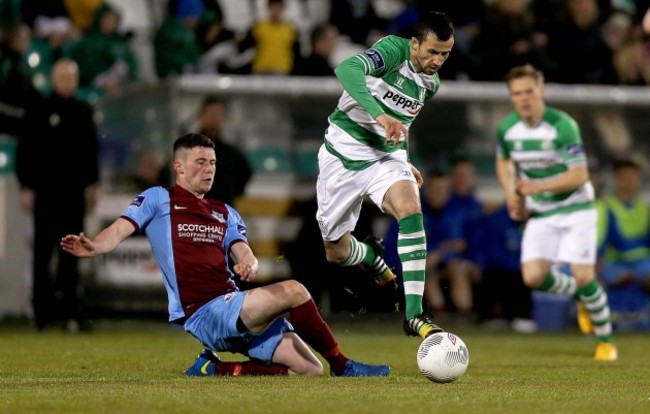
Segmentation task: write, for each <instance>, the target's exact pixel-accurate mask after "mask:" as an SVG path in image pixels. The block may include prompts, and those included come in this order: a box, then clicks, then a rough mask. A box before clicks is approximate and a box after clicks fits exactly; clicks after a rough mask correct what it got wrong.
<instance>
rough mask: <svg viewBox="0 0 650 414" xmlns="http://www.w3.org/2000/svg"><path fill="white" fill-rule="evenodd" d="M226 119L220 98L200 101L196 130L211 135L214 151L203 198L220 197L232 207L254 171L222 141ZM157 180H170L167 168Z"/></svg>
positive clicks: (223, 103)
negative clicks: (210, 180)
mask: <svg viewBox="0 0 650 414" xmlns="http://www.w3.org/2000/svg"><path fill="white" fill-rule="evenodd" d="M225 118H226V105H225V102H224V101H223V100H222V99H221V98H219V97H217V96H208V97H206V98H205V99H204V100H203V102H202V104H201V108H200V111H199V123H200V127H199V131H198V132H199V133H200V134H202V135H205V136H207V137H208V138H210V139H211V140H212V142H213V143H214V146H215V148H216V150H217V165H216V171H215V175H214V185H213V186H212V188H211V189H210V190H209V191H208V192H207V193H206V194H205V198H210V199H217V200H221V201H223V202H224V203H226V204H229V205H231V206H232V205H234V203H235V201H236V200H237V197H240V196H242V195H243V194H244V191H245V190H246V185H247V184H248V182H249V181H250V179H251V178H252V176H253V170H252V168H251V165H250V163H249V162H248V159H247V158H246V156H245V155H244V154H243V153H242V151H241V150H240V149H239V148H238V147H236V146H235V145H232V144H229V143H228V142H226V141H225V140H224V137H223V125H224V123H225ZM160 182H163V183H166V184H165V185H169V183H171V182H172V180H171V178H170V177H169V169H168V168H164V169H163V170H162V173H161V178H160Z"/></svg>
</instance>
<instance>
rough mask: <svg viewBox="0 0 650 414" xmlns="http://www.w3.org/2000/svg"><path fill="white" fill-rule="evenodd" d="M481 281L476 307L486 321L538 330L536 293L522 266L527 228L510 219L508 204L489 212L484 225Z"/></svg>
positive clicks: (482, 226)
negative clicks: (534, 314)
mask: <svg viewBox="0 0 650 414" xmlns="http://www.w3.org/2000/svg"><path fill="white" fill-rule="evenodd" d="M475 231H478V232H479V233H480V250H481V253H482V254H481V267H482V275H481V281H480V283H479V285H478V286H477V291H478V292H480V295H477V296H476V298H475V309H476V312H477V314H478V316H479V318H480V319H481V320H482V321H486V322H487V323H488V324H490V323H491V322H492V321H493V320H500V319H503V320H505V321H506V322H507V323H508V324H509V325H510V327H511V328H512V329H513V330H515V331H518V332H532V331H534V330H535V329H536V326H535V322H534V321H533V320H532V292H531V289H530V288H529V287H528V286H526V285H525V284H524V282H523V278H522V275H521V268H520V258H521V238H522V235H523V227H522V225H521V223H520V222H518V221H515V220H513V219H511V218H510V216H509V214H508V209H507V207H506V205H505V204H503V205H501V206H499V208H497V209H496V210H495V211H493V212H491V213H489V214H487V215H486V217H485V219H484V220H483V221H481V223H480V227H477V228H476V230H475Z"/></svg>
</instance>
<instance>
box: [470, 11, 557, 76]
mask: <svg viewBox="0 0 650 414" xmlns="http://www.w3.org/2000/svg"><path fill="white" fill-rule="evenodd" d="M479 40H480V42H479V45H478V49H479V53H480V55H481V60H482V66H481V70H480V72H478V73H477V75H478V76H480V79H483V80H491V81H493V80H500V79H503V78H504V77H505V75H506V74H507V73H508V70H509V69H510V68H511V67H513V66H517V65H522V64H525V63H531V64H533V65H535V66H536V67H545V66H546V58H545V43H546V38H545V37H543V36H540V35H539V34H538V33H537V32H536V26H535V16H534V15H533V13H532V12H531V11H530V10H529V9H528V6H527V4H526V1H525V0H497V1H495V2H494V3H492V4H490V5H489V6H487V8H486V11H485V17H484V19H483V22H482V30H481V36H480V37H479Z"/></svg>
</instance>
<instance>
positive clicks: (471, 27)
mask: <svg viewBox="0 0 650 414" xmlns="http://www.w3.org/2000/svg"><path fill="white" fill-rule="evenodd" d="M411 1H414V3H415V8H416V10H417V14H418V15H419V16H423V15H425V14H426V13H428V12H430V11H441V12H444V13H446V14H447V15H448V16H449V18H450V19H451V21H453V22H454V30H455V38H456V43H455V44H454V53H453V54H452V55H451V56H450V57H449V59H447V62H445V70H444V71H443V72H444V73H441V74H440V76H441V77H442V78H443V79H444V78H446V79H457V78H459V77H470V78H477V79H481V76H479V75H480V71H482V70H483V67H482V66H481V62H480V59H479V50H478V46H479V45H478V40H479V39H480V34H481V30H482V25H483V19H484V18H485V4H484V1H483V0H463V1H457V0H436V1H435V2H433V1H429V0H411Z"/></svg>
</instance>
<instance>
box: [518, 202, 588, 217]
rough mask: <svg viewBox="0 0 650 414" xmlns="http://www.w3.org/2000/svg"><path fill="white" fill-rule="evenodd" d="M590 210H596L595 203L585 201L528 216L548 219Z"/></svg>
mask: <svg viewBox="0 0 650 414" xmlns="http://www.w3.org/2000/svg"><path fill="white" fill-rule="evenodd" d="M592 208H596V203H595V202H593V201H585V202H583V203H576V204H571V205H569V206H562V207H558V208H554V209H553V210H549V211H543V212H533V213H532V214H531V215H530V216H531V217H532V218H541V217H549V216H554V215H556V214H569V213H574V212H576V211H581V210H589V209H592Z"/></svg>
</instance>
